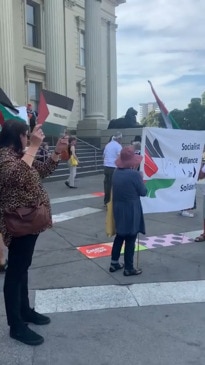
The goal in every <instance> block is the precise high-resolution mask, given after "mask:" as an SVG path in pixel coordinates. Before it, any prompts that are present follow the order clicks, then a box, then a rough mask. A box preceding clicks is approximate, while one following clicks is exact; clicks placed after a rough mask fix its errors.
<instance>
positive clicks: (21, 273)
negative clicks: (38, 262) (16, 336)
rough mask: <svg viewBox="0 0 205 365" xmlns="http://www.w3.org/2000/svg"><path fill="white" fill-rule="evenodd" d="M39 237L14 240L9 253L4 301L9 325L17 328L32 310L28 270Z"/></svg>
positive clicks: (30, 236) (29, 236)
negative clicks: (23, 316) (24, 315)
mask: <svg viewBox="0 0 205 365" xmlns="http://www.w3.org/2000/svg"><path fill="white" fill-rule="evenodd" d="M37 237H38V235H27V236H23V237H18V238H12V241H11V243H10V246H9V251H8V268H7V271H6V274H5V281H4V300H5V307H6V315H7V322H8V325H9V326H11V327H15V328H17V327H18V326H20V325H21V324H22V315H23V314H25V313H26V312H28V311H29V310H30V306H29V296H28V268H29V266H30V265H31V262H32V256H33V252H34V247H35V243H36V240H37Z"/></svg>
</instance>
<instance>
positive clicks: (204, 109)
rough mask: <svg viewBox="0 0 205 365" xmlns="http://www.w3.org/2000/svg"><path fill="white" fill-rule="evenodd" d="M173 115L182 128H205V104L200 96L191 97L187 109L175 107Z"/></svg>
mask: <svg viewBox="0 0 205 365" xmlns="http://www.w3.org/2000/svg"><path fill="white" fill-rule="evenodd" d="M171 115H172V116H173V118H174V119H175V120H176V122H177V123H178V125H179V127H180V128H181V129H189V130H205V106H204V105H202V104H201V99H200V98H193V99H191V102H190V104H189V105H188V108H187V109H184V110H178V109H174V110H172V112H171Z"/></svg>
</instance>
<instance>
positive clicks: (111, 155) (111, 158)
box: [103, 132, 122, 206]
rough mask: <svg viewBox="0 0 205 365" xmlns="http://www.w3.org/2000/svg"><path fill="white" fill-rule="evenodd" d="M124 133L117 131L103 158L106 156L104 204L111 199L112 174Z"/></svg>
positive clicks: (106, 147) (107, 145)
mask: <svg viewBox="0 0 205 365" xmlns="http://www.w3.org/2000/svg"><path fill="white" fill-rule="evenodd" d="M121 141H122V133H121V132H116V133H115V134H114V136H113V137H112V139H111V141H110V142H109V143H107V144H106V146H105V149H104V153H103V158H104V193H105V196H104V205H105V206H106V205H107V203H109V201H110V193H111V187H112V175H113V172H114V170H115V168H116V164H115V161H116V159H117V158H118V156H119V154H120V151H121V149H122V145H121Z"/></svg>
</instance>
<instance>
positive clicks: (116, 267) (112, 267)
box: [109, 262, 124, 272]
mask: <svg viewBox="0 0 205 365" xmlns="http://www.w3.org/2000/svg"><path fill="white" fill-rule="evenodd" d="M123 267H124V265H123V264H120V263H119V262H118V263H117V264H111V265H110V268H109V271H110V272H115V271H117V270H121V269H123Z"/></svg>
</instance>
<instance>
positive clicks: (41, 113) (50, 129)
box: [38, 89, 74, 137]
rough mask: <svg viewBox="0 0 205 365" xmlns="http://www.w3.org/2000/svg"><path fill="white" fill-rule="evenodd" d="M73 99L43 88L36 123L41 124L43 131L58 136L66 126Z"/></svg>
mask: <svg viewBox="0 0 205 365" xmlns="http://www.w3.org/2000/svg"><path fill="white" fill-rule="evenodd" d="M73 102H74V100H73V99H70V98H69V97H67V96H64V95H60V94H57V93H54V92H52V91H48V90H45V89H43V90H42V91H41V94H40V102H39V108H38V124H43V130H44V133H45V134H47V135H52V136H54V137H58V136H59V134H60V133H62V132H63V131H64V130H65V128H68V122H69V117H70V114H71V111H72V108H73Z"/></svg>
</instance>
